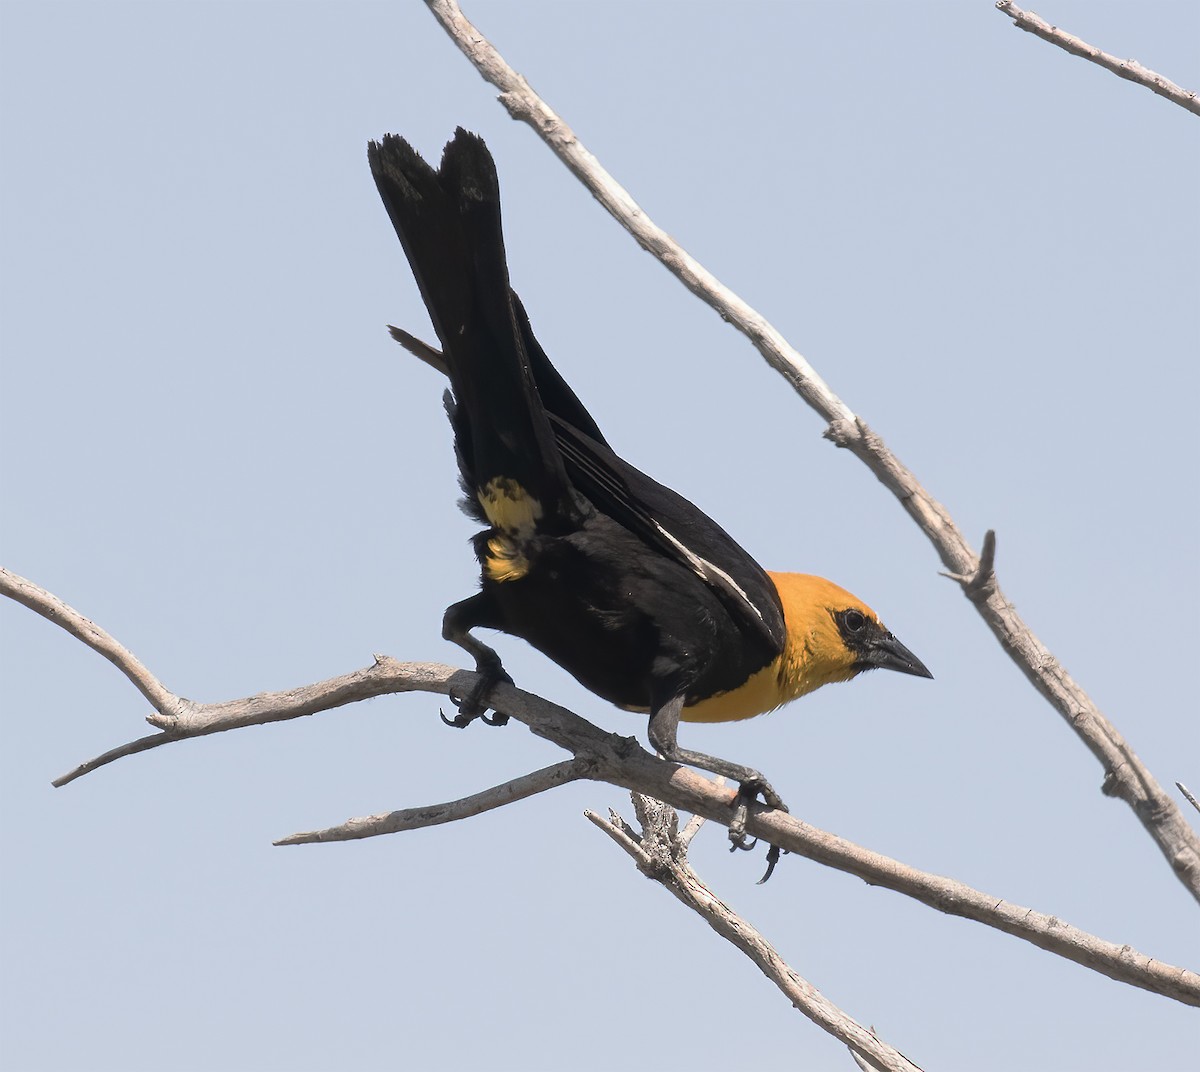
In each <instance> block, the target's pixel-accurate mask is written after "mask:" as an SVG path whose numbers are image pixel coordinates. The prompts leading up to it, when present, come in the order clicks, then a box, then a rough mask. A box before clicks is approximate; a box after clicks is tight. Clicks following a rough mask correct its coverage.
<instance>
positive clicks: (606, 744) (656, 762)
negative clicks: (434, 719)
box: [22, 581, 1200, 1005]
mask: <svg viewBox="0 0 1200 1072" xmlns="http://www.w3.org/2000/svg"><path fill="white" fill-rule="evenodd" d="M23 583H24V587H23V589H22V590H23V591H24V592H25V593H26V594H27V597H28V598H36V600H37V601H38V602H40V603H46V604H49V603H51V602H58V601H54V598H53V597H52V596H50V595H49V593H47V592H44V591H43V590H42V589H39V588H37V586H36V585H33V584H32V582H28V581H26V582H23ZM30 592H34V593H35V594H34V596H29V595H28V594H29V593H30ZM39 593H40V594H39ZM22 602H24V600H22ZM73 613H74V612H73ZM51 620H57V619H55V618H52V619H51ZM58 624H61V625H62V627H63V628H64V629H67V630H68V631H69V632H72V634H74V632H75V629H74V628H73V625H75V623H74V622H71V621H67V620H65V619H64V620H59V621H58ZM92 628H96V627H94V626H93V627H92ZM98 632H99V631H98ZM103 635H104V636H106V637H107V636H108V634H103ZM109 641H110V642H111V644H112V645H114V646H116V647H119V645H117V644H116V641H115V640H112V638H111V637H110V638H109ZM121 650H122V651H124V649H123V648H122V649H121ZM125 655H126V657H127V659H128V660H130V661H131V664H136V665H138V666H140V665H141V664H140V663H136V660H134V659H133V656H132V655H130V654H129V653H128V652H126V653H125ZM477 680H478V678H477V675H476V674H474V673H472V672H470V671H467V670H456V669H455V668H454V667H451V666H441V665H438V664H436V663H400V662H397V661H396V660H395V659H392V658H389V657H387V656H383V655H377V656H376V657H375V662H374V664H373V665H371V666H369V667H366V668H365V669H362V670H356V671H354V672H353V673H350V674H345V675H343V676H341V677H336V678H330V679H329V680H327V681H320V682H317V683H315V684H313V685H305V686H303V687H301V688H298V689H291V690H288V691H286V692H274V693H259V694H258V695H256V696H248V697H245V698H243V699H240V700H227V701H224V702H222V703H213V704H199V703H195V702H192V701H183V700H182V699H181V698H180V697H178V696H174V695H172V694H170V693H167V694H166V696H165V698H164V700H163V706H164V707H165V708H167V709H168V710H172V711H178V712H180V713H179V714H176V715H172V716H170V717H168V716H164V715H162V714H161V713H155V714H154V715H152V716H151V717H150V721H151V722H153V723H155V724H156V725H159V726H161V728H162V729H163V732H162V733H161V734H160V735H158V736H156V737H151V738H142V739H141V740H139V741H134V742H132V743H131V744H129V745H125V746H122V747H120V748H116V749H112V750H110V751H109V752H107V753H105V756H102V757H99V758H98V759H96V760H91V761H89V763H87V764H84V765H83V766H84V767H85V768H87V769H91V770H94V769H96V767H97V766H101V765H103V763H106V762H111V760H112V759H113V758H116V757H119V756H122V755H132V754H133V753H135V752H138V751H144V750H146V749H147V748H152V747H157V746H158V745H162V744H171V743H174V742H176V741H180V740H185V739H187V738H189V737H199V736H205V735H207V734H212V733H219V732H222V731H225V730H232V729H241V728H243V727H247V726H261V725H266V724H268V723H271V722H280V721H284V720H286V719H292V718H300V717H303V716H305V715H312V714H316V713H317V712H319V711H327V710H331V709H334V708H338V707H342V706H344V705H346V704H348V703H351V702H353V701H355V700H361V699H366V698H367V697H370V696H382V695H386V694H392V693H402V692H430V693H436V694H438V695H442V696H450V695H466V694H469V693H470V691H471V689H472V687H473V686H474V685H475V684H476V683H477ZM489 700H490V701H491V702H493V703H494V704H495V705H496V706H497V708H498V709H499V710H501V711H503V712H504V713H505V714H507V715H509V716H511V717H512V718H514V719H516V720H517V721H518V722H522V723H524V724H525V725H526V726H528V727H529V729H530V730H531V731H532V732H533V733H535V734H537V735H538V736H539V737H542V738H544V739H545V740H547V741H550V742H552V743H553V744H556V745H558V746H559V747H560V748H563V749H565V750H566V751H568V752H570V753H571V754H572V755H573V756H575V757H576V758H582V759H584V760H586V761H587V763H588V765H589V766H588V768H587V773H586V775H584V776H586V777H589V778H592V779H594V780H596V781H605V782H609V783H610V784H612V785H618V786H622V787H623V788H625V789H629V790H633V791H635V792H638V793H642V794H644V795H647V796H651V797H654V798H655V799H656V800H661V801H665V802H666V803H668V804H670V805H671V806H672V807H675V808H681V809H683V810H684V811H687V812H689V813H691V814H692V815H701V816H704V817H705V818H707V819H711V820H714V821H716V822H719V823H721V824H722V825H724V826H728V825H729V823H730V821H731V820H732V819H733V816H734V804H735V800H736V793H735V792H734V791H733V790H732V789H730V788H727V787H725V786H718V785H716V784H714V783H713V782H712V781H711V780H709V779H707V778H704V777H701V776H700V775H699V774H697V773H696V772H695V771H693V770H690V769H688V768H687V767H681V766H679V765H678V764H675V763H669V762H667V761H665V760H663V759H660V758H658V757H657V756H653V755H651V754H650V753H649V752H647V751H646V750H645V749H644V748H642V747H641V745H639V744H638V742H637V740H636V739H635V738H632V737H621V736H619V735H617V734H614V733H606V732H605V731H604V730H602V729H600V728H599V727H598V726H594V725H592V723H590V722H588V721H587V720H586V719H583V718H580V717H579V716H578V715H576V714H574V713H573V712H571V711H568V710H567V709H566V708H564V707H560V706H558V705H557V704H554V703H551V702H550V701H548V700H543V699H542V698H541V697H538V696H534V695H533V694H531V693H527V692H523V691H522V690H520V689H518V688H516V687H515V686H513V685H508V684H500V685H498V686H496V687H495V688H494V689H493V691H492V693H491V695H490V697H489ZM80 769H82V768H80ZM535 777H536V776H535ZM746 829H747V831H748V832H749V833H750V835H751V836H753V837H759V838H762V839H763V840H765V841H767V842H769V843H770V844H772V845H778V846H779V847H780V848H781V849H786V850H787V851H788V852H794V853H797V854H798V855H801V856H805V857H808V858H809V859H812V860H816V861H818V862H819V863H823V864H826V865H828V866H830V867H834V868H837V869H839V870H842V871H846V872H849V873H850V874H853V875H858V876H859V877H860V878H862V879H864V880H865V881H866V882H868V883H871V884H872V885H877V886H886V887H888V888H889V889H893V890H896V891H897V892H899V893H902V894H905V895H906V896H909V897H912V898H914V899H915V900H918V901H921V902H922V903H924V904H927V905H930V906H932V907H934V908H936V909H938V910H939V911H941V912H946V913H949V914H952V915H957V916H962V917H964V918H966V919H973V920H976V921H977V922H980V923H984V924H986V925H988V926H991V927H995V928H996V929H998V930H1001V931H1004V932H1006V933H1008V934H1012V935H1014V936H1016V937H1018V938H1022V939H1024V940H1025V941H1027V942H1031V943H1032V944H1034V945H1036V946H1039V947H1040V948H1042V949H1046V950H1049V951H1050V952H1053V953H1056V954H1057V955H1059V956H1062V957H1065V958H1066V959H1068V960H1073V961H1075V962H1076V963H1078V964H1083V965H1085V966H1086V967H1089V968H1092V969H1094V970H1095V971H1098V972H1100V973H1101V974H1103V975H1107V976H1109V977H1110V978H1112V979H1117V980H1120V981H1122V982H1126V983H1129V984H1131V985H1133V986H1138V987H1141V988H1143V989H1145V990H1151V991H1153V992H1155V993H1159V994H1164V995H1166V996H1168V997H1172V998H1175V999H1176V1000H1178V1001H1182V1002H1184V1003H1186V1004H1191V1005H1200V978H1198V977H1197V976H1196V975H1194V974H1193V973H1191V972H1189V971H1187V970H1185V969H1182V968H1175V967H1172V966H1171V965H1168V964H1164V963H1162V962H1161V961H1158V960H1153V959H1151V958H1150V957H1146V956H1144V955H1143V954H1141V953H1137V952H1135V951H1133V950H1131V949H1130V948H1129V947H1128V946H1117V945H1115V944H1114V943H1112V942H1106V941H1104V940H1103V939H1101V938H1097V937H1095V936H1094V935H1090V934H1087V933H1086V932H1085V931H1080V930H1077V929H1076V928H1074V927H1070V926H1067V925H1066V924H1064V923H1061V922H1060V921H1059V920H1057V919H1054V918H1053V917H1051V916H1045V915H1042V914H1040V913H1037V912H1034V911H1032V910H1031V909H1027V908H1021V907H1019V906H1016V905H1010V904H1006V903H1005V902H1004V901H1002V900H999V899H997V898H996V897H994V896H991V895H988V894H985V893H981V892H980V891H978V890H973V889H971V888H970V887H969V886H965V885H963V884H962V883H960V882H955V881H954V880H952V879H948V878H943V877H941V876H939V875H930V874H926V873H925V872H921V871H917V870H916V869H915V868H911V867H908V866H906V865H904V864H902V863H899V862H898V861H896V860H891V859H888V857H886V856H881V855H879V854H878V853H873V852H871V851H869V850H867V849H863V848H861V847H860V846H858V845H854V844H852V843H851V842H848V841H844V840H842V839H841V838H838V837H836V836H834V835H833V834H827V833H825V832H824V831H821V830H817V829H816V828H815V827H811V826H809V825H808V824H806V823H802V822H800V821H799V820H798V819H796V818H795V817H794V816H791V815H789V814H787V813H786V812H783V811H776V810H774V809H771V808H766V807H763V806H761V805H754V806H753V807H751V809H750V814H749V817H748V819H747V822H746Z"/></svg>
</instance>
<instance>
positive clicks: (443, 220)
mask: <svg viewBox="0 0 1200 1072" xmlns="http://www.w3.org/2000/svg"><path fill="white" fill-rule="evenodd" d="M368 157H369V159H370V164H371V171H372V174H373V175H374V177H375V183H376V185H377V186H378V188H379V193H380V195H381V196H382V198H383V203H384V205H385V206H386V207H387V211H388V215H389V216H390V217H391V220H392V223H393V225H394V226H395V228H396V233H397V234H398V235H399V237H400V242H401V245H403V247H404V252H405V253H406V254H407V256H408V262H409V264H410V265H411V267H412V271H413V274H414V275H415V276H416V280H417V285H418V287H419V288H420V291H421V296H422V298H423V299H424V301H425V305H426V306H427V307H428V309H429V315H430V317H431V318H432V320H433V326H434V330H435V331H436V332H437V335H438V338H439V339H440V340H441V344H442V352H441V353H440V354H439V353H438V351H436V350H434V349H433V348H431V347H427V346H425V345H424V344H422V343H420V342H419V341H418V340H416V339H414V338H413V337H412V336H409V335H407V334H406V333H405V332H401V331H398V330H396V329H393V334H394V335H395V336H396V338H397V339H399V340H400V341H401V342H402V343H404V344H405V345H406V346H408V348H409V349H411V350H412V351H413V352H414V353H416V354H417V355H418V356H420V357H422V358H424V359H425V360H426V361H428V362H430V363H431V364H434V365H435V366H437V367H438V368H440V369H441V370H442V371H443V372H445V373H446V375H448V376H449V378H450V385H451V392H452V393H451V395H448V396H447V408H448V410H449V413H450V420H451V424H452V426H453V430H454V445H455V449H456V452H457V454H458V464H459V470H460V473H461V480H462V486H463V490H464V492H465V493H466V508H467V510H468V512H469V513H470V514H471V515H472V516H474V517H475V518H477V519H478V520H479V521H480V522H481V523H482V524H484V525H486V526H487V527H486V528H485V529H484V531H482V532H480V533H479V534H478V535H477V536H476V537H475V553H476V556H477V557H478V559H479V564H480V566H481V567H482V582H481V588H480V591H479V592H478V593H477V594H475V595H473V596H471V597H470V598H469V599H464V600H463V601H462V602H460V603H455V604H454V605H453V606H451V607H450V608H449V609H448V610H447V611H446V616H445V619H444V622H443V627H442V631H443V635H444V636H445V638H446V639H447V640H451V641H453V642H454V643H456V644H458V645H460V646H461V647H463V648H464V649H466V650H467V651H468V652H470V654H471V655H472V656H473V657H474V659H475V663H476V668H477V670H478V671H479V674H480V686H479V688H478V689H475V690H473V691H472V693H471V695H470V696H468V697H465V698H462V699H461V700H460V701H459V714H458V717H457V718H456V719H455V720H454V722H453V724H454V725H460V726H465V725H467V724H469V723H470V722H471V721H472V720H473V719H475V718H476V717H479V716H481V715H484V712H485V711H486V709H487V707H486V705H485V701H486V699H487V696H488V693H489V692H490V690H491V688H492V686H493V685H494V684H495V683H496V682H497V681H500V680H509V679H508V676H507V675H506V674H505V673H504V670H503V668H502V666H501V663H500V658H499V656H498V655H497V654H496V653H495V652H494V651H493V650H492V649H491V648H489V647H487V646H486V645H485V644H483V643H482V642H481V641H479V640H478V639H477V638H475V637H474V636H472V635H471V630H472V629H475V628H485V629H496V630H499V631H500V632H503V633H508V634H510V635H512V636H517V637H521V638H523V639H524V640H526V641H528V642H529V643H530V644H532V645H533V646H534V647H535V648H537V649H538V650H539V651H541V652H543V653H544V654H545V655H547V656H549V657H550V658H551V659H553V660H554V662H556V663H558V665H559V666H561V667H563V669H565V670H567V671H568V672H569V673H571V674H572V675H573V676H574V677H575V678H576V679H577V680H578V681H579V682H580V683H581V684H582V685H584V686H585V687H586V688H588V689H590V690H591V691H592V692H594V693H596V694H597V695H598V696H601V697H603V698H604V699H606V700H608V701H610V702H612V703H614V704H616V705H617V706H618V707H622V708H625V709H627V710H632V711H645V712H649V715H650V726H649V737H650V742H651V744H653V746H654V747H655V748H656V749H657V750H658V751H659V752H660V753H661V754H662V755H663V756H664V757H666V758H667V759H671V760H675V761H677V762H680V763H687V764H691V765H693V766H697V767H701V768H703V769H705V770H709V771H712V772H714V773H717V774H722V775H725V776H727V777H729V778H733V779H735V780H737V781H738V782H740V783H741V785H742V787H743V792H744V793H749V795H751V796H753V795H754V794H755V793H762V794H763V797H764V799H765V800H767V802H768V803H770V804H772V805H773V806H777V807H782V801H780V800H779V798H778V796H777V795H776V794H775V793H774V791H773V790H771V788H770V786H769V785H768V784H767V783H766V781H765V780H764V779H763V778H762V776H761V775H760V774H759V773H758V772H757V771H755V770H752V769H751V768H749V767H744V766H741V765H740V764H735V763H730V762H727V761H726V760H723V759H719V758H717V757H714V756H709V755H705V754H703V753H701V752H693V751H691V750H690V749H686V748H681V747H679V745H678V744H677V742H676V731H677V729H678V725H679V721H680V719H682V720H684V721H685V722H724V721H731V720H734V719H743V718H750V717H752V716H753V715H758V714H762V713H763V712H765V711H771V710H774V709H775V708H777V707H779V706H781V705H782V704H785V703H787V702H788V701H790V700H794V699H795V698H796V697H798V696H802V695H804V694H805V693H807V692H811V691H812V690H813V689H816V688H820V687H821V686H822V685H826V684H829V683H830V682H834V681H848V680H849V679H850V678H852V677H854V676H855V675H856V674H858V673H860V672H862V671H863V670H871V669H875V668H886V669H889V670H899V671H900V672H902V673H905V674H914V675H916V676H918V677H931V676H932V675H931V674H930V673H929V671H928V670H926V669H925V667H924V665H922V663H921V662H920V660H919V659H917V657H916V656H915V655H913V653H912V652H910V651H909V650H908V649H907V648H906V647H905V646H904V645H903V644H901V643H900V641H899V640H897V639H896V638H895V637H894V636H893V635H892V634H891V633H890V632H888V630H887V629H886V628H885V627H884V625H883V623H882V622H880V620H879V616H878V615H877V614H876V613H875V612H874V611H873V610H871V609H870V607H868V606H867V605H866V604H865V603H863V602H862V601H861V600H859V599H857V598H856V597H855V596H853V595H851V594H850V593H849V592H847V591H845V590H844V589H842V588H839V587H838V586H837V585H836V584H833V583H832V582H831V581H827V580H824V579H823V578H821V577H813V576H808V575H805V574H796V573H767V572H766V571H764V570H763V569H762V567H761V566H759V564H758V563H757V562H755V561H754V559H753V558H751V557H750V555H749V554H747V553H746V551H744V550H743V549H742V548H741V547H740V546H739V545H738V544H737V543H736V542H735V541H734V540H733V539H732V538H731V537H730V536H729V535H728V534H727V533H726V532H725V531H724V529H722V528H721V527H720V526H719V525H718V524H717V523H716V522H715V521H713V520H712V519H711V518H710V517H708V516H707V515H706V514H705V513H703V511H701V510H699V509H698V508H697V507H695V506H693V505H692V503H690V502H688V500H687V499H685V498H683V497H682V496H681V495H679V494H677V493H676V492H674V491H672V490H671V489H670V488H667V487H664V486H663V485H662V484H659V483H658V482H657V481H656V480H653V479H652V478H651V477H648V476H646V474H645V473H642V472H639V471H638V470H637V469H635V468H634V467H633V466H632V465H630V464H629V463H628V462H626V461H624V460H623V459H622V458H620V457H618V456H617V455H616V454H615V453H614V452H613V450H612V448H611V447H610V446H609V445H608V442H607V440H606V439H605V437H604V435H603V434H602V433H601V431H600V429H599V428H598V427H597V426H596V422H595V421H594V420H593V419H592V417H591V415H590V414H589V413H588V412H587V410H586V409H584V407H583V404H582V403H581V402H580V401H579V399H578V398H577V397H576V396H575V393H574V392H573V391H572V390H571V388H570V387H569V386H568V385H567V384H566V382H565V381H564V380H563V378H562V377H561V376H560V375H559V374H558V372H557V370H556V369H555V368H554V366H553V365H551V363H550V359H549V358H548V357H547V356H546V354H545V352H544V351H543V350H542V348H541V346H540V345H539V344H538V341H537V339H535V338H534V336H533V332H532V330H531V329H530V326H529V319H528V317H527V316H526V314H525V310H524V308H523V306H522V305H521V302H520V300H519V299H518V298H517V295H516V294H515V293H513V291H512V289H511V288H510V286H509V279H508V267H507V263H506V260H505V255H504V239H503V236H502V233H501V226H500V189H499V181H498V179H497V177H496V168H495V164H494V163H493V161H492V158H491V155H490V153H489V152H488V150H487V146H486V145H484V143H483V140H482V139H481V138H480V137H478V136H477V135H475V134H470V133H468V132H466V131H464V130H462V129H459V130H458V131H456V133H455V135H454V138H453V139H452V140H451V141H450V143H449V144H448V145H447V146H446V149H445V152H444V154H443V156H442V162H441V166H440V167H439V168H437V169H436V170H435V169H434V168H432V167H431V166H430V165H429V164H427V163H426V162H425V161H424V160H423V159H421V157H420V156H419V155H418V154H417V153H416V151H415V150H414V149H413V148H412V146H410V145H409V144H408V142H406V141H405V140H404V139H403V138H400V137H396V136H395V135H387V136H385V137H384V138H383V140H382V141H381V142H378V143H376V142H372V143H371V144H370V146H369V148H368ZM491 721H493V722H503V721H504V717H503V716H502V715H500V714H499V713H497V716H496V718H494V719H492V720H491Z"/></svg>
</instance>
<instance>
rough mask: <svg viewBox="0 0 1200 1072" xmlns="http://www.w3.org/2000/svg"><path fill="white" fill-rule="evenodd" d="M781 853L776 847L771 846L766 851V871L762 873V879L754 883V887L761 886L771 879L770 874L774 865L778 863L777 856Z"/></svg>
mask: <svg viewBox="0 0 1200 1072" xmlns="http://www.w3.org/2000/svg"><path fill="white" fill-rule="evenodd" d="M781 851H782V850H781V849H780V848H779V846H778V845H772V846H771V847H770V848H769V849H767V870H766V871H765V872H763V877H762V878H760V879H759V880H758V881H757V882H756V883H755V885H756V886H761V885H762V884H763V883H764V882H766V881H767V879H769V878H770V877H771V874H772V872H773V871H774V870H775V865H776V864H777V863H779V854H780V852H781Z"/></svg>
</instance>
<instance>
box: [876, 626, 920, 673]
mask: <svg viewBox="0 0 1200 1072" xmlns="http://www.w3.org/2000/svg"><path fill="white" fill-rule="evenodd" d="M862 666H863V669H864V670H899V671H900V673H902V674H912V675H913V677H928V678H932V677H933V675H932V674H931V673H930V672H929V670H928V669H927V668H926V666H925V664H924V663H923V662H921V660H920V659H918V658H917V657H916V656H915V655H914V654H913V653H912V652H911V651H909V650H908V648H906V647H905V646H904V645H903V644H901V643H900V641H898V640H897V639H896V638H895V637H894V636H893V635H892V634H891V633H881V634H880V635H879V636H878V637H877V638H875V639H872V640H871V641H870V642H869V644H868V646H867V650H866V653H865V654H864V655H863V658H862Z"/></svg>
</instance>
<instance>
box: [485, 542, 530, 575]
mask: <svg viewBox="0 0 1200 1072" xmlns="http://www.w3.org/2000/svg"><path fill="white" fill-rule="evenodd" d="M487 549H488V553H487V558H486V559H484V562H483V568H484V571H485V572H486V573H487V576H488V580H491V581H496V582H497V583H503V582H504V581H519V580H520V579H521V578H522V577H524V576H525V574H526V573H528V572H529V559H527V558H526V557H525V556H524V555H523V554H522V553H521V548H520V547H519V546H518V545H517V544H516V543H515V542H514V541H513V540H511V539H510V538H509V537H508V536H505V535H504V534H500V535H498V536H493V537H491V538H490V539H489V540H488V542H487Z"/></svg>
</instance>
